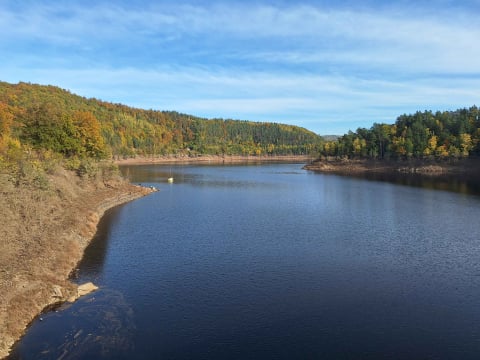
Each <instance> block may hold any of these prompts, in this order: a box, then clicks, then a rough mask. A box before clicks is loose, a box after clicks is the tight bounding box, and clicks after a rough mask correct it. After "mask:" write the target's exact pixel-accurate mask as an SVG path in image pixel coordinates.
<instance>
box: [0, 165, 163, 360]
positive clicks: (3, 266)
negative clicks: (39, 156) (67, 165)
mask: <svg viewBox="0 0 480 360" xmlns="http://www.w3.org/2000/svg"><path fill="white" fill-rule="evenodd" d="M48 180H49V187H50V189H49V190H48V191H44V190H38V189H32V188H30V187H26V188H22V187H20V188H17V187H13V186H12V187H9V186H8V182H5V181H3V182H2V184H1V185H2V187H1V192H2V194H1V196H0V209H1V212H2V213H1V218H0V227H2V228H3V229H4V233H3V234H2V237H3V236H5V237H4V238H3V239H0V293H1V294H2V295H1V297H0V358H4V357H6V356H8V354H9V352H10V350H11V347H12V345H13V344H14V343H15V342H16V341H17V340H18V339H19V338H20V337H21V336H22V335H23V333H24V332H25V330H26V328H27V327H28V325H29V324H30V323H31V322H32V321H33V320H34V319H35V318H36V317H37V316H38V315H39V314H40V313H41V312H42V311H43V310H44V309H45V308H48V307H49V306H51V305H53V304H56V303H61V302H64V301H66V300H68V299H71V297H72V296H73V297H77V288H78V286H77V285H76V284H74V283H72V282H71V281H69V275H70V273H71V272H72V271H73V270H74V269H75V267H76V265H77V264H78V262H79V261H80V260H81V259H82V257H83V252H84V249H85V248H86V247H87V245H88V244H89V242H90V240H91V239H92V238H93V236H94V235H95V233H96V229H97V224H98V222H99V220H100V218H101V217H102V215H103V214H104V212H105V211H106V210H108V209H110V208H112V207H114V206H117V205H120V204H123V203H125V202H129V201H132V200H134V199H137V198H139V197H142V196H145V195H148V194H150V193H151V192H152V191H154V190H152V189H148V188H144V187H140V186H136V185H132V184H129V183H127V182H125V181H124V180H121V179H118V178H117V179H114V180H108V181H92V180H85V179H80V178H79V177H78V176H76V175H75V174H73V173H71V172H68V171H65V170H62V171H61V172H59V173H57V174H55V175H52V176H50V178H49V179H48Z"/></svg>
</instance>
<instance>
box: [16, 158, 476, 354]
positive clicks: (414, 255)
mask: <svg viewBox="0 0 480 360" xmlns="http://www.w3.org/2000/svg"><path fill="white" fill-rule="evenodd" d="M123 171H124V172H125V173H127V174H128V175H129V176H130V178H131V179H132V181H134V182H138V183H142V184H144V185H154V186H156V187H158V188H159V189H160V190H161V191H160V192H158V193H155V194H153V195H151V196H148V197H145V198H142V199H139V200H136V201H134V202H131V203H128V204H126V205H124V206H120V207H117V208H114V209H112V210H110V211H108V212H107V214H106V215H105V217H104V218H103V219H102V221H101V223H100V225H99V231H98V234H97V236H96V238H95V240H94V241H93V242H92V244H91V246H90V247H89V248H88V249H87V253H86V256H85V259H84V261H83V262H82V263H81V265H80V269H79V273H78V281H79V282H83V281H93V282H95V283H97V284H98V285H100V287H101V289H100V290H99V291H97V292H96V293H94V294H91V295H89V296H87V297H85V298H83V299H81V300H80V301H78V302H76V303H75V304H73V305H70V306H64V307H62V308H61V309H59V311H58V312H50V313H48V314H44V315H42V318H43V321H37V322H35V323H34V324H33V325H32V327H31V329H30V330H29V332H28V334H27V335H26V336H25V337H24V339H23V340H22V341H21V342H20V343H19V344H18V346H17V347H16V349H15V352H14V353H13V355H12V358H13V359H58V358H61V359H95V358H98V359H119V358H125V359H145V358H152V359H478V356H479V354H480V221H479V214H480V196H479V195H478V193H477V194H472V193H471V192H472V191H473V192H475V191H476V190H475V189H471V188H469V187H468V186H467V187H465V186H466V185H464V186H460V187H458V184H457V186H456V190H458V188H460V189H461V191H460V192H451V191H443V190H432V187H435V186H427V187H425V184H423V185H422V184H421V183H420V184H419V183H418V182H417V183H415V184H414V185H416V186H405V185H399V184H395V183H392V182H387V181H383V182H379V181H371V180H367V179H355V178H348V177H339V176H332V175H321V174H315V173H311V172H307V171H304V170H301V165H300V164H287V165H286V164H270V165H268V164H267V165H265V164H264V165H260V166H258V165H257V166H253V165H250V166H163V167H162V166H154V165H149V166H136V167H127V168H123ZM170 176H173V177H174V178H175V183H174V184H167V182H166V179H167V178H168V177H170ZM440 188H445V186H443V185H442V187H440ZM453 188H454V189H455V186H454V187H453Z"/></svg>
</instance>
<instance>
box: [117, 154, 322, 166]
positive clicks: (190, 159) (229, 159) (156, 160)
mask: <svg viewBox="0 0 480 360" xmlns="http://www.w3.org/2000/svg"><path fill="white" fill-rule="evenodd" d="M313 159H314V157H312V156H310V155H271V156H270V155H268V156H267V155H260V156H253V155H252V156H244V155H225V156H222V155H202V156H186V155H165V156H137V157H132V158H122V159H121V158H117V159H114V163H115V164H117V165H146V164H171V163H191V164H199V163H212V164H234V163H248V162H302V163H309V162H311V161H313Z"/></svg>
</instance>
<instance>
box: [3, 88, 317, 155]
mask: <svg viewBox="0 0 480 360" xmlns="http://www.w3.org/2000/svg"><path fill="white" fill-rule="evenodd" d="M322 141H323V140H322V138H321V137H320V136H319V135H317V134H315V133H313V132H311V131H308V130H306V129H304V128H300V127H297V126H290V125H284V124H278V123H268V122H252V121H238V120H231V119H203V118H199V117H196V116H191V115H187V114H181V113H178V112H175V111H158V110H151V109H150V110H144V109H138V108H133V107H129V106H126V105H122V104H114V103H109V102H105V101H101V100H97V99H93V98H85V97H81V96H78V95H74V94H72V93H70V92H69V91H67V90H64V89H61V88H58V87H55V86H43V85H36V84H30V83H18V84H9V83H6V82H0V154H4V155H3V156H4V157H5V156H7V155H6V154H8V153H9V152H10V153H14V152H15V151H17V152H18V151H20V148H22V151H26V149H27V150H28V149H34V150H35V149H46V150H49V151H52V152H55V153H60V154H62V155H64V156H67V157H70V156H81V157H82V156H85V157H93V158H108V157H112V156H123V157H128V156H136V155H170V154H178V153H182V154H186V155H190V156H195V155H201V154H215V155H290V154H291V155H300V154H318V152H319V151H320V149H321V147H322Z"/></svg>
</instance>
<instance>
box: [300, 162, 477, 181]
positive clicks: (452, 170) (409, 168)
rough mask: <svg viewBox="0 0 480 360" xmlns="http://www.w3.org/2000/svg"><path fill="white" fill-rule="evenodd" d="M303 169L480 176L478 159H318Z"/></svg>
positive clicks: (331, 171) (344, 172)
mask: <svg viewBox="0 0 480 360" xmlns="http://www.w3.org/2000/svg"><path fill="white" fill-rule="evenodd" d="M304 169H306V170H312V171H318V172H325V173H333V174H339V175H353V174H361V173H405V174H421V175H428V176H440V175H446V174H459V175H460V174H462V175H468V176H476V177H478V176H480V159H470V158H469V159H449V160H399V161H395V160H374V159H338V158H331V159H318V160H315V161H313V162H311V163H309V164H307V165H305V167H304Z"/></svg>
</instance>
